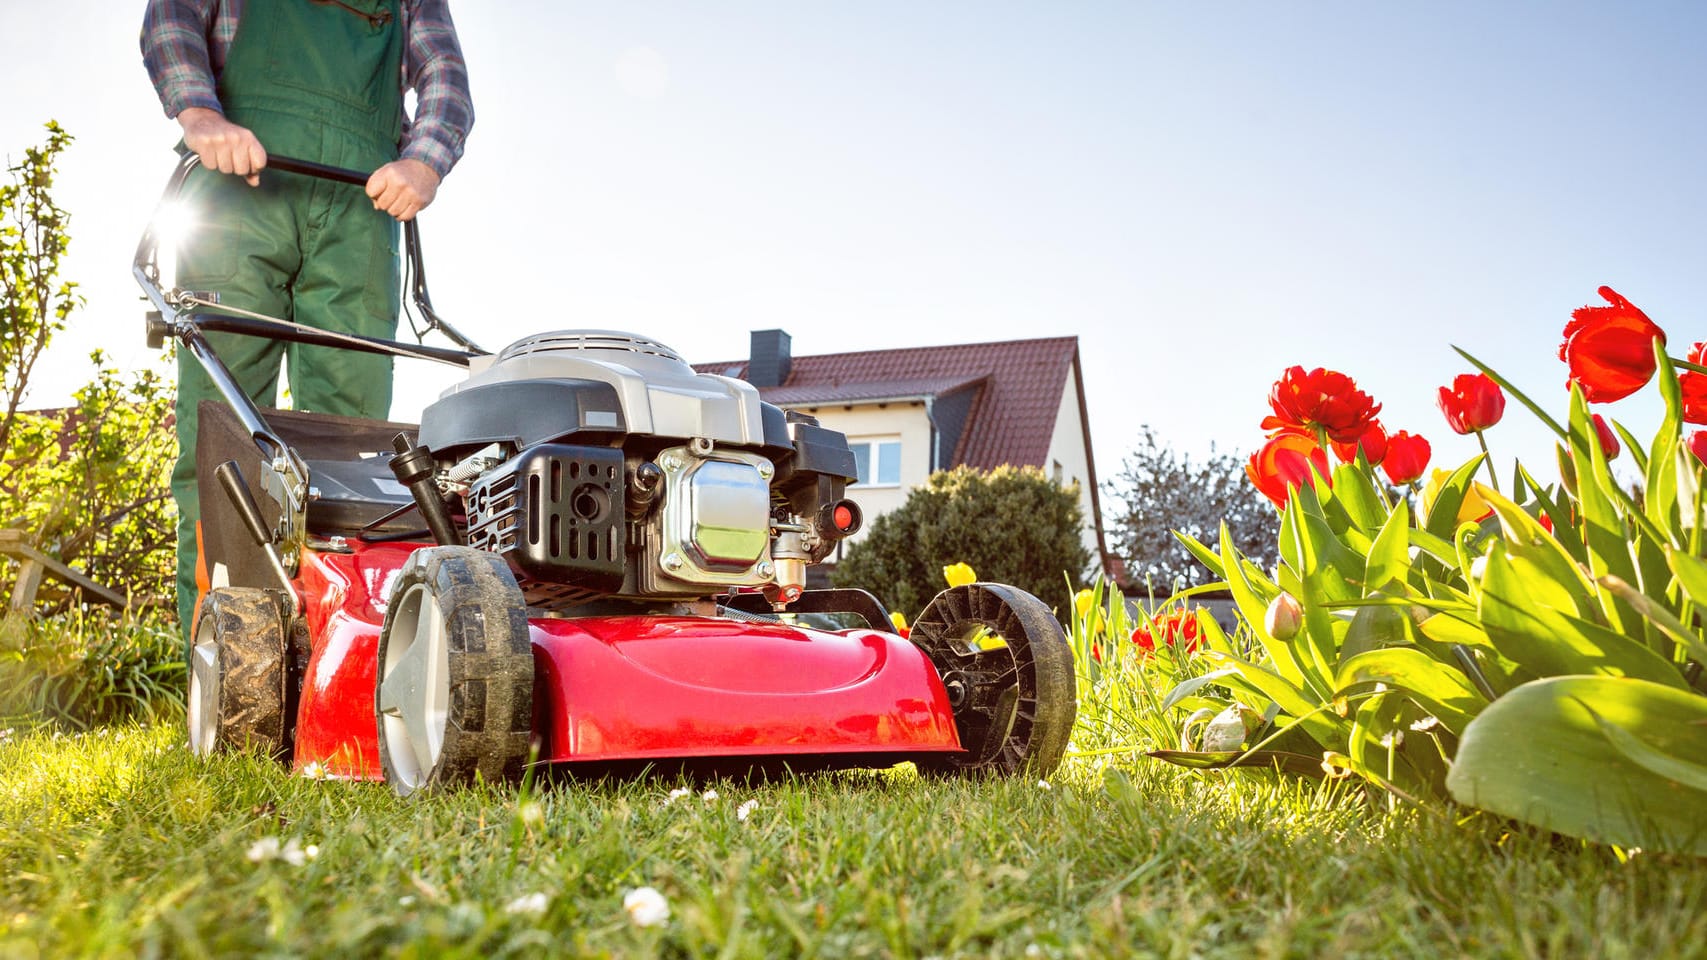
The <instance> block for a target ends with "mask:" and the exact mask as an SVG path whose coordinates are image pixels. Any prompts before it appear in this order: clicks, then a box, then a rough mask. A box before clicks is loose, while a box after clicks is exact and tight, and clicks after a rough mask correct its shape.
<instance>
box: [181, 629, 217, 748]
mask: <svg viewBox="0 0 1707 960" xmlns="http://www.w3.org/2000/svg"><path fill="white" fill-rule="evenodd" d="M202 619H203V623H202V624H201V625H200V626H198V628H197V629H196V637H195V643H194V644H193V645H192V646H191V647H190V696H189V703H188V704H187V706H188V711H187V713H188V720H189V727H190V749H191V750H192V751H194V752H195V753H196V754H198V755H200V756H204V757H205V756H208V755H209V754H211V753H213V745H214V738H215V736H216V735H217V734H218V732H219V645H218V644H216V643H215V642H214V639H213V633H214V632H213V628H212V626H211V624H210V623H209V622H208V621H211V620H212V619H213V618H212V617H203V618H202Z"/></svg>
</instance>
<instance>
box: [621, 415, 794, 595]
mask: <svg viewBox="0 0 1707 960" xmlns="http://www.w3.org/2000/svg"><path fill="white" fill-rule="evenodd" d="M658 466H659V467H661V468H662V469H663V471H664V491H665V492H664V503H663V509H661V510H660V511H658V513H657V514H656V517H655V522H656V527H655V530H654V535H655V536H656V537H657V540H656V543H657V546H658V549H657V553H656V555H654V556H647V557H645V558H644V561H643V565H642V568H641V571H642V576H643V580H642V588H643V589H645V590H647V591H648V592H657V593H667V594H674V593H680V592H682V591H683V589H684V588H687V589H688V590H689V591H691V592H700V593H703V592H705V591H706V590H708V589H711V590H716V589H722V588H727V587H738V586H739V587H750V586H759V585H762V584H764V583H767V582H769V581H770V579H771V577H772V575H773V573H774V572H775V567H774V565H773V564H772V562H771V555H770V526H771V525H770V510H771V491H770V481H771V477H772V476H774V475H775V472H776V467H775V465H774V464H772V463H771V462H770V461H769V460H767V459H765V458H764V457H761V456H758V455H756V454H752V453H746V452H744V451H739V450H723V449H712V448H711V444H709V443H705V442H703V441H701V442H700V443H698V444H690V445H688V446H685V447H671V448H670V449H668V450H665V451H663V452H662V453H660V454H659V455H658ZM645 552H646V551H643V553H645Z"/></svg>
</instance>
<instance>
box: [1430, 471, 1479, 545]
mask: <svg viewBox="0 0 1707 960" xmlns="http://www.w3.org/2000/svg"><path fill="white" fill-rule="evenodd" d="M1483 459H1484V457H1483V456H1482V454H1479V453H1478V454H1476V455H1475V456H1474V457H1471V458H1470V459H1469V460H1467V461H1465V462H1464V464H1463V465H1462V466H1460V467H1459V468H1458V469H1456V470H1454V471H1452V475H1451V476H1449V477H1447V478H1446V482H1445V483H1443V484H1441V486H1440V490H1439V492H1437V493H1436V494H1435V495H1434V502H1433V503H1431V504H1429V507H1428V520H1427V521H1426V522H1425V523H1424V524H1423V527H1424V529H1426V530H1428V532H1429V533H1432V534H1434V535H1435V536H1437V537H1439V538H1441V539H1442V540H1451V539H1452V538H1453V536H1454V535H1455V534H1456V533H1457V532H1458V508H1459V507H1462V506H1463V505H1464V493H1465V491H1467V490H1469V489H1470V484H1471V483H1472V482H1473V480H1474V478H1475V475H1476V470H1477V469H1478V468H1479V467H1481V465H1482V460H1483Z"/></svg>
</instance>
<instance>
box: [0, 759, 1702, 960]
mask: <svg viewBox="0 0 1707 960" xmlns="http://www.w3.org/2000/svg"><path fill="white" fill-rule="evenodd" d="M182 741H183V737H182V734H181V733H180V731H179V730H178V729H177V728H176V727H173V726H165V725H162V726H152V727H130V728H126V729H120V730H114V731H100V732H96V733H92V734H86V735H82V736H77V737H60V738H53V737H51V736H47V735H40V734H32V735H22V734H12V735H11V736H10V737H9V738H6V739H5V740H4V742H0V863H3V864H4V870H3V879H0V957H7V958H10V957H34V956H42V957H62V956H131V955H139V956H182V957H200V956H252V955H305V956H306V955H313V956H375V955H380V956H387V955H394V956H423V957H424V956H453V957H454V956H466V957H488V956H490V957H502V956H540V955H563V956H604V955H614V956H733V957H778V956H817V957H853V956H874V957H923V956H945V957H948V956H975V957H982V956H998V957H1031V956H1045V957H1055V956H1066V957H1076V956H1091V957H1100V956H1162V957H1182V958H1183V957H1221V956H1225V957H1265V956H1267V957H1288V956H1297V957H1308V956H1370V957H1390V956H1417V957H1438V956H1546V957H1640V958H1653V957H1665V956H1700V955H1702V953H1703V952H1704V951H1707V910H1704V909H1703V908H1704V906H1707V865H1704V864H1703V863H1702V862H1699V861H1695V860H1689V859H1680V858H1673V857H1664V856H1655V855H1652V854H1647V853H1639V852H1638V853H1634V854H1624V855H1620V854H1619V852H1616V851H1611V850H1608V849H1604V848H1595V847H1586V846H1584V845H1582V844H1580V843H1576V842H1573V841H1567V840H1562V839H1559V838H1556V837H1551V836H1547V835H1544V834H1539V833H1536V832H1533V831H1528V830H1522V829H1515V828H1508V827H1506V826H1505V825H1503V824H1501V823H1499V822H1497V821H1495V820H1493V819H1491V818H1488V817H1485V816H1482V815H1473V814H1466V815H1465V816H1467V817H1468V819H1463V820H1459V821H1456V822H1455V821H1454V820H1452V819H1450V818H1449V817H1443V816H1440V815H1437V814H1423V813H1417V812H1414V811H1407V810H1404V809H1400V810H1398V811H1388V810H1387V809H1386V805H1385V803H1373V804H1372V803H1370V802H1369V801H1368V800H1367V799H1365V798H1363V797H1362V796H1361V795H1358V794H1354V793H1352V792H1350V791H1348V790H1345V789H1335V788H1333V787H1326V786H1323V785H1321V784H1319V783H1317V782H1314V781H1282V780H1279V779H1277V778H1275V777H1273V776H1272V775H1268V774H1261V773H1255V774H1253V773H1237V774H1217V775H1207V776H1206V775H1200V774H1192V773H1189V772H1185V771H1181V770H1177V769H1174V768H1170V767H1167V766H1163V765H1161V764H1158V763H1154V762H1152V761H1148V760H1144V759H1141V758H1136V759H1127V758H1122V759H1119V760H1116V761H1107V760H1091V759H1070V760H1069V761H1068V762H1067V763H1066V764H1065V765H1064V766H1063V768H1062V769H1061V770H1060V771H1059V772H1058V773H1057V774H1056V776H1054V777H1053V778H1051V780H1050V782H1049V783H1048V784H1047V785H1043V784H1040V783H1038V782H1037V781H1035V780H1031V781H993V782H964V781H939V780H933V779H927V778H920V777H918V776H917V775H915V774H914V773H912V771H911V769H910V768H907V767H902V768H898V769H896V770H892V771H886V772H882V773H858V774H841V775H816V776H806V777H799V778H784V779H773V780H772V781H771V782H769V783H765V784H752V785H749V784H745V783H741V782H737V781H729V780H721V781H712V782H702V783H686V782H683V781H679V780H675V779H665V778H646V779H633V778H630V779H625V780H621V781H608V782H587V783H582V782H558V783H552V784H550V785H543V786H540V787H539V788H537V789H534V790H533V791H532V792H531V793H529V792H524V791H523V790H522V789H521V788H520V787H519V786H516V785H511V786H505V787H493V788H480V789H469V790H463V791H458V792H451V793H445V794H441V795H437V796H431V797H425V798H416V799H410V800H402V799H398V798H397V797H395V796H393V795H392V793H391V791H390V790H389V789H388V788H386V787H384V786H381V785H376V784H355V783H342V782H325V781H315V780H310V779H307V778H304V777H301V776H297V777H293V776H290V775H289V774H288V773H287V772H286V771H285V770H284V769H283V768H281V767H278V766H275V765H272V764H270V763H268V762H266V761H263V760H260V759H258V758H251V757H241V756H239V757H225V758H221V759H217V760H214V761H202V760H198V759H196V758H194V757H193V756H191V755H190V754H189V753H188V752H187V751H186V750H185V749H184V747H183V743H182ZM672 793H674V794H675V796H674V797H672ZM743 809H745V815H744V817H743V815H742V811H743ZM641 887H651V888H653V889H655V890H656V891H658V892H659V893H660V894H661V895H662V896H663V898H664V900H665V901H666V902H667V904H668V908H669V917H668V919H667V920H665V921H663V922H662V923H661V924H657V925H653V926H640V925H638V924H636V923H635V922H633V920H632V918H631V916H630V914H629V913H627V912H625V910H624V906H623V903H624V897H625V895H626V894H628V893H629V892H630V891H632V890H635V889H637V888H641Z"/></svg>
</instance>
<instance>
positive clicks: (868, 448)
mask: <svg viewBox="0 0 1707 960" xmlns="http://www.w3.org/2000/svg"><path fill="white" fill-rule="evenodd" d="M848 447H849V448H850V449H852V450H853V455H854V462H855V463H857V464H858V465H859V482H860V483H862V484H864V485H865V486H868V487H898V486H900V485H901V440H900V438H899V437H897V438H895V439H890V438H887V437H872V438H869V439H865V440H850V441H849V442H848Z"/></svg>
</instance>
